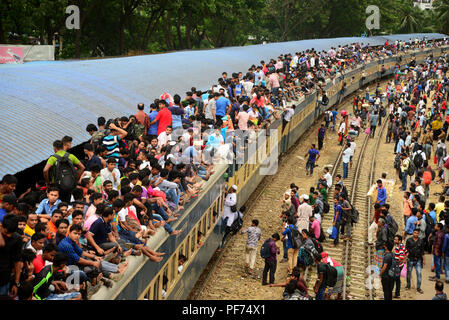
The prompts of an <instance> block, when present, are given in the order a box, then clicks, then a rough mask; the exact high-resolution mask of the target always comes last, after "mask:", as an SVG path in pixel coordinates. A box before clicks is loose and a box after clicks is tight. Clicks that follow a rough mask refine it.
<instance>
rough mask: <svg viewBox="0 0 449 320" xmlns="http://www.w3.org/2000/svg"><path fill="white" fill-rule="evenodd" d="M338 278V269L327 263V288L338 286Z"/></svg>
mask: <svg viewBox="0 0 449 320" xmlns="http://www.w3.org/2000/svg"><path fill="white" fill-rule="evenodd" d="M337 277H338V272H337V269H336V268H335V267H333V266H331V265H330V264H329V263H326V286H327V287H330V288H332V287H334V286H335V285H336V284H337Z"/></svg>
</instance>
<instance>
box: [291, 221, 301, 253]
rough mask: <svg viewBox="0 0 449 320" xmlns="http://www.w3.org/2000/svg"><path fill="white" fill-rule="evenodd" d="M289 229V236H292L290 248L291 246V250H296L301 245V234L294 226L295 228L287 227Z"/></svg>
mask: <svg viewBox="0 0 449 320" xmlns="http://www.w3.org/2000/svg"><path fill="white" fill-rule="evenodd" d="M288 228H289V229H290V233H291V236H292V246H293V249H298V248H299V247H301V245H302V236H301V233H300V232H299V231H298V229H297V228H296V226H295V228H293V229H292V228H290V227H288Z"/></svg>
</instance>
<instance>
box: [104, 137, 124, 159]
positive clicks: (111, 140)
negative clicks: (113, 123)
mask: <svg viewBox="0 0 449 320" xmlns="http://www.w3.org/2000/svg"><path fill="white" fill-rule="evenodd" d="M120 141H121V138H120V135H118V136H111V135H109V136H106V137H104V138H103V145H104V146H105V147H106V150H107V155H106V158H108V159H109V158H117V159H118V158H120V148H119V146H120V144H119V142H120Z"/></svg>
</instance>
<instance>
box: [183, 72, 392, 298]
mask: <svg viewBox="0 0 449 320" xmlns="http://www.w3.org/2000/svg"><path fill="white" fill-rule="evenodd" d="M384 81H385V80H384ZM384 81H382V82H384ZM362 90H363V89H362ZM363 92H364V91H363ZM355 94H357V92H355V93H353V94H351V95H350V96H349V97H346V99H345V101H344V102H343V103H342V104H340V105H339V107H338V109H339V110H340V111H341V110H343V109H346V110H350V109H352V105H351V102H352V98H353V96H354V95H355ZM384 122H385V119H384ZM379 129H380V128H379ZM313 131H314V130H311V132H313ZM379 131H380V130H379ZM380 134H381V135H382V133H380ZM362 135H364V134H362ZM311 137H313V138H312V140H313V141H315V139H316V138H315V137H314V134H312V133H307V134H306V135H305V137H303V138H302V139H300V141H301V140H302V141H303V142H301V143H299V144H296V145H295V146H294V147H292V150H291V152H289V153H288V154H289V156H288V157H286V159H284V160H285V161H281V163H280V164H281V165H280V168H279V170H278V174H277V175H276V176H273V177H269V178H268V177H267V178H268V180H267V181H263V182H262V183H261V185H260V186H259V187H258V188H257V189H256V191H255V192H254V197H253V198H252V199H250V200H252V201H248V204H250V205H249V206H248V205H247V207H250V208H249V210H247V213H248V214H246V215H245V217H244V221H245V223H246V224H247V222H248V221H250V219H252V218H258V219H260V221H261V225H259V226H260V227H261V229H262V234H263V237H265V238H266V237H268V236H269V235H271V234H272V233H273V229H272V227H271V225H272V222H273V221H272V220H271V219H270V220H268V221H267V220H266V218H264V217H266V215H267V214H269V215H272V214H274V215H275V216H274V217H273V218H274V219H277V211H276V207H277V204H276V203H277V202H278V201H279V200H278V199H279V198H280V197H281V195H282V194H283V193H284V192H285V190H286V189H288V185H289V183H290V182H291V181H292V178H295V179H298V178H299V177H300V176H302V175H303V174H301V175H300V176H298V171H297V170H298V167H297V161H298V159H297V158H301V155H303V154H304V153H303V152H302V151H299V150H300V149H303V147H301V145H303V144H304V142H305V140H310V139H311ZM326 139H327V140H326V142H325V145H327V146H328V147H326V150H327V151H326V155H325V157H324V158H323V160H322V161H324V162H325V163H329V164H331V163H333V162H335V163H337V164H339V163H340V162H341V151H342V150H341V148H339V147H338V146H336V145H335V144H334V141H335V140H334V139H336V138H335V134H331V133H329V137H328V138H326ZM358 140H360V141H361V139H358ZM371 140H373V139H371ZM360 141H356V143H357V144H358V147H357V150H356V154H355V155H354V159H356V158H357V157H358V156H359V154H360V149H361V148H360V146H359V144H360V143H361V142H360ZM313 143H315V142H313ZM307 145H308V144H307ZM376 148H377V147H376ZM304 152H305V151H304ZM335 155H337V160H336V159H335ZM370 156H371V155H370ZM370 156H367V155H365V156H364V157H366V158H369V157H370ZM371 157H372V156H371ZM320 161H321V160H320ZM367 162H368V161H365V163H367ZM329 166H330V165H329ZM340 167H341V165H336V164H334V165H333V168H332V172H331V173H332V175H333V176H334V177H335V175H336V174H337V173H339V172H341V168H340ZM369 170H370V169H369V168H365V167H364V170H362V171H361V172H369ZM299 179H301V181H300V182H298V181H297V182H296V183H297V184H298V183H299V184H298V185H300V186H303V188H306V186H305V185H304V184H303V183H302V179H303V178H299ZM351 179H354V170H350V171H349V177H348V179H347V180H346V181H351ZM360 183H361V182H360ZM315 184H316V181H315V182H314V183H313V185H315ZM365 184H366V186H365V185H364V186H363V188H364V191H363V192H364V193H363V192H362V191H360V195H361V196H360V199H359V202H361V203H363V204H364V207H363V208H362V207H360V205H359V204H358V202H357V203H355V206H356V207H357V209H358V210H359V212H360V215H361V217H360V221H359V223H358V225H357V228H358V229H359V228H360V229H361V228H362V227H361V226H362V225H363V226H366V227H364V230H365V231H364V234H363V235H362V237H363V240H364V241H366V238H367V230H368V227H367V226H368V222H369V218H368V217H366V218H364V220H362V215H364V214H365V212H366V208H365V206H366V197H365V195H366V192H368V188H369V185H370V184H371V182H370V183H368V181H365ZM351 186H352V185H351ZM351 186H347V188H348V191H349V194H350V195H351V191H352V190H351ZM303 190H304V189H303ZM304 191H306V192H302V193H308V190H304ZM332 192H333V189H331V190H330V191H329V194H332ZM329 199H330V200H332V196H330V197H329ZM330 206H331V208H332V207H333V203H331V204H330ZM359 207H360V208H359ZM275 211H276V213H275ZM271 212H273V213H271ZM366 214H370V213H366ZM332 218H333V210H332V209H331V212H330V213H328V214H327V215H325V216H324V217H323V230H326V229H327V228H328V227H329V226H330V225H331V224H332ZM329 220H330V221H329ZM264 221H265V223H264ZM267 222H268V223H269V224H268V225H266V223H267ZM354 230H355V228H354ZM354 232H355V231H354ZM331 241H332V240H329V239H328V240H326V241H325V242H324V243H323V245H324V247H325V250H326V251H327V252H328V253H329V256H331V257H333V258H335V259H336V260H338V261H340V262H341V261H343V259H342V258H343V250H342V249H341V246H342V245H343V243H340V248H332V247H330V246H329V244H330V243H331ZM353 241H354V240H353ZM228 245H229V246H228ZM228 245H226V247H225V249H224V250H223V251H222V252H220V253H217V254H216V255H215V256H214V257H213V258H212V259H211V263H210V264H209V265H208V267H207V268H206V269H205V272H204V273H203V275H202V276H201V277H200V279H199V281H198V283H197V285H196V287H195V288H194V289H193V290H192V292H191V295H190V296H189V298H188V299H193V300H214V299H218V300H223V299H229V300H233V299H273V298H274V297H276V296H280V295H281V294H282V288H267V287H261V286H260V281H261V276H262V269H263V267H262V264H261V262H260V261H259V259H256V268H255V270H254V273H253V274H252V275H245V269H244V266H243V263H242V262H241V259H242V258H243V257H241V254H242V253H243V252H244V250H245V240H244V239H243V238H242V237H240V238H239V237H238V236H236V237H233V239H231V240H230V241H229V243H228ZM280 246H281V247H282V244H281V245H280ZM328 247H329V248H328ZM350 248H352V247H350ZM360 250H361V251H360V252H362V253H364V256H363V257H364V259H365V260H366V262H365V260H363V263H362V262H359V264H360V265H361V266H363V268H362V269H361V270H359V271H358V272H357V273H358V274H359V277H360V281H359V282H363V284H361V285H359V287H360V288H365V280H364V277H365V268H366V266H367V265H371V263H370V261H369V260H368V259H370V258H371V254H370V253H369V252H368V253H366V254H365V252H367V248H366V247H363V248H361V249H360ZM281 252H282V248H281ZM279 259H280V258H279ZM358 260H360V258H358ZM348 261H351V260H348ZM278 268H279V269H280V270H283V269H285V268H286V265H285V264H284V265H282V264H280V265H278ZM315 270H316V267H315V268H310V270H307V271H306V272H308V273H309V274H310V278H309V279H308V282H309V285H308V287H309V290H310V289H313V284H314V283H310V281H312V280H313V282H314V280H315V279H316V271H315ZM283 272H284V271H281V273H282V274H283ZM313 274H314V275H313ZM280 277H281V279H283V276H282V275H280ZM306 277H307V276H306ZM276 279H277V280H278V278H276ZM362 279H363V281H362ZM351 280H352V281H351V282H352V283H351V282H348V283H347V284H346V285H347V287H348V288H350V287H351V286H352V287H354V281H353V279H351ZM278 281H282V280H278ZM256 292H257V294H255V293H256ZM310 292H313V290H312V291H310ZM350 293H351V295H352V292H350ZM351 295H349V296H348V297H349V298H351ZM363 295H365V293H363ZM367 298H370V294H369V293H368V294H366V297H365V298H364V299H367ZM360 299H362V296H360Z"/></svg>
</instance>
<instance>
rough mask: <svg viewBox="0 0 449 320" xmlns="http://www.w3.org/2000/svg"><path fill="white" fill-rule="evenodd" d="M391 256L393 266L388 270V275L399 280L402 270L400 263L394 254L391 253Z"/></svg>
mask: <svg viewBox="0 0 449 320" xmlns="http://www.w3.org/2000/svg"><path fill="white" fill-rule="evenodd" d="M390 255H391V266H390V269H388V275H389V276H390V277H392V278H398V277H400V276H401V268H399V263H398V261H397V260H396V258H395V257H394V255H393V253H391V252H390Z"/></svg>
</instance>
